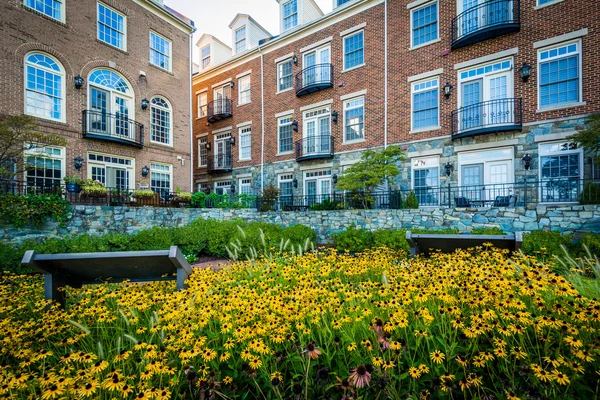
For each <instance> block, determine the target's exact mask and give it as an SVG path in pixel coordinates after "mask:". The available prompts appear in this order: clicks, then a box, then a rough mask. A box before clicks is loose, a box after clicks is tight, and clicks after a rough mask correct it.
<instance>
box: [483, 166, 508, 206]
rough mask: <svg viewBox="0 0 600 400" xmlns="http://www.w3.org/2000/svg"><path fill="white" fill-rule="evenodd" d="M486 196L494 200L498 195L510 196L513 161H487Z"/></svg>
mask: <svg viewBox="0 0 600 400" xmlns="http://www.w3.org/2000/svg"><path fill="white" fill-rule="evenodd" d="M486 168H487V171H486V197H487V200H494V199H496V197H498V196H509V195H511V194H512V188H511V187H510V185H509V183H510V182H511V180H512V179H511V175H512V173H511V172H512V171H511V161H496V162H489V163H486Z"/></svg>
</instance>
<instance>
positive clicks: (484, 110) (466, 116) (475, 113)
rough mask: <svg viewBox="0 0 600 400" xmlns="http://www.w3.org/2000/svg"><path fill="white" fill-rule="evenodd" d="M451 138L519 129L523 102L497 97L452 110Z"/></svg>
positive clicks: (521, 122)
mask: <svg viewBox="0 0 600 400" xmlns="http://www.w3.org/2000/svg"><path fill="white" fill-rule="evenodd" d="M451 119H452V139H460V138H463V137H469V136H477V135H483V134H486V133H497V132H504V131H514V130H519V131H520V130H521V129H522V128H523V102H522V100H521V99H520V98H519V99H513V98H508V99H498V100H489V101H484V102H481V103H476V104H471V105H468V106H465V107H462V108H459V109H458V110H454V111H452V114H451Z"/></svg>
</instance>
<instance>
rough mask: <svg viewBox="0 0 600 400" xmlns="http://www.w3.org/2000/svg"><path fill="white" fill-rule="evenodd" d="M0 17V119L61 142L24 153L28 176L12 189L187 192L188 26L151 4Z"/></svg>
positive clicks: (138, 1)
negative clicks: (69, 186)
mask: <svg viewBox="0 0 600 400" xmlns="http://www.w3.org/2000/svg"><path fill="white" fill-rule="evenodd" d="M0 11H1V15H2V17H1V19H2V24H0V36H1V39H0V41H1V43H2V46H1V48H2V49H1V50H0V51H1V52H2V55H1V56H0V60H1V63H2V67H1V70H2V76H1V77H0V96H1V98H2V101H1V102H0V113H4V114H26V115H30V116H33V117H35V118H36V122H37V124H38V127H39V129H40V130H42V131H45V132H54V133H59V134H60V135H62V136H63V137H64V138H65V139H66V142H67V144H66V146H64V147H53V148H44V149H36V148H34V149H27V150H26V152H27V155H26V157H27V161H28V162H29V163H33V164H35V165H36V168H31V169H28V171H26V172H25V176H24V177H16V179H17V180H21V179H24V180H26V182H27V184H28V185H36V186H42V185H43V186H56V185H59V184H61V183H62V178H64V177H65V176H78V177H80V178H82V179H85V178H91V179H94V180H98V181H100V182H102V183H103V184H104V185H105V186H106V187H109V188H118V189H135V188H138V187H139V185H140V184H147V185H149V186H150V188H151V189H152V190H154V191H156V192H167V191H168V192H172V191H174V190H175V189H176V188H177V187H180V188H181V189H182V190H189V189H190V185H191V174H192V171H191V164H192V162H191V157H192V155H191V118H190V109H191V105H190V99H191V95H190V91H191V74H192V63H191V49H192V45H191V35H192V33H193V32H194V31H195V28H194V23H193V21H191V20H189V19H188V18H186V17H184V16H182V15H180V14H178V13H177V12H176V11H174V10H172V9H170V8H168V7H167V6H165V5H164V4H163V2H162V1H161V0H125V1H123V0H120V1H115V0H106V1H96V0H80V1H64V0H44V1H39V0H38V1H34V0H11V1H6V2H3V3H2V5H1V6H0Z"/></svg>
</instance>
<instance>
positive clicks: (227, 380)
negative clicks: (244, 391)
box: [223, 376, 233, 385]
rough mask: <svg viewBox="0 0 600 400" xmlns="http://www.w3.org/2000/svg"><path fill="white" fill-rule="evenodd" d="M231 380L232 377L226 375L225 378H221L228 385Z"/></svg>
mask: <svg viewBox="0 0 600 400" xmlns="http://www.w3.org/2000/svg"><path fill="white" fill-rule="evenodd" d="M231 382H233V378H232V377H230V376H226V377H225V378H223V383H224V384H226V385H229V384H230V383H231Z"/></svg>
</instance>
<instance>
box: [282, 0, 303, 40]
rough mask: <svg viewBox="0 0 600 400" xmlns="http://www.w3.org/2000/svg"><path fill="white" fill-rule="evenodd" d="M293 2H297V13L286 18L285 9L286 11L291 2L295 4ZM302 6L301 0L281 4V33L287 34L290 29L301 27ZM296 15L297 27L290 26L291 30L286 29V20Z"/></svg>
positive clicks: (289, 0) (291, 0)
mask: <svg viewBox="0 0 600 400" xmlns="http://www.w3.org/2000/svg"><path fill="white" fill-rule="evenodd" d="M293 1H295V2H296V12H295V13H293V14H290V15H288V16H287V17H286V16H285V15H284V9H285V6H286V5H287V4H288V3H291V2H293ZM300 4H301V2H300V1H299V0H288V1H286V2H282V3H281V32H286V31H289V30H290V29H294V28H295V27H297V26H298V25H300ZM294 14H296V25H294V26H290V27H289V28H286V27H285V20H286V18H290V17H292V15H294Z"/></svg>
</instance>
